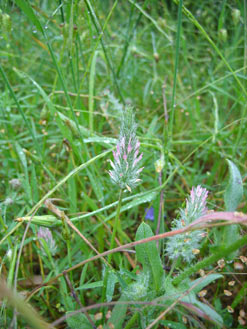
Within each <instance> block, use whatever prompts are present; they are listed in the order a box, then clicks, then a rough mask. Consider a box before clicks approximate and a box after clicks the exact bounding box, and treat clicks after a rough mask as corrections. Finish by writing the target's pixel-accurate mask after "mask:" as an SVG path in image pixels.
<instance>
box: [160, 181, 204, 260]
mask: <svg viewBox="0 0 247 329" xmlns="http://www.w3.org/2000/svg"><path fill="white" fill-rule="evenodd" d="M207 196H208V191H207V190H206V189H205V188H202V187H201V186H200V185H198V186H197V187H192V190H191V192H190V196H189V197H188V199H187V200H186V208H185V209H180V218H179V219H175V220H174V221H173V223H172V226H173V228H172V230H178V229H181V228H184V227H185V226H187V225H189V224H191V223H192V222H193V221H195V220H196V219H197V218H199V217H201V216H204V215H205V214H206V212H207V206H206V201H207ZM204 236H205V232H204V231H202V230H201V231H198V230H197V231H190V232H186V233H185V234H178V235H174V236H173V237H170V238H168V241H167V244H166V253H167V255H168V257H169V258H170V259H176V258H178V257H179V256H181V257H182V258H183V260H184V261H187V262H190V261H192V260H193V259H194V258H195V255H196V254H197V252H198V251H199V249H200V243H201V240H202V238H203V237H204Z"/></svg>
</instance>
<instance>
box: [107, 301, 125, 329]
mask: <svg viewBox="0 0 247 329" xmlns="http://www.w3.org/2000/svg"><path fill="white" fill-rule="evenodd" d="M119 301H121V302H125V301H126V299H125V298H124V297H123V296H121V297H120V299H119ZM127 309H128V304H117V305H116V306H114V308H113V311H112V314H111V317H110V319H109V321H108V325H109V323H112V324H113V325H114V329H122V328H123V322H124V320H125V319H126V312H127Z"/></svg>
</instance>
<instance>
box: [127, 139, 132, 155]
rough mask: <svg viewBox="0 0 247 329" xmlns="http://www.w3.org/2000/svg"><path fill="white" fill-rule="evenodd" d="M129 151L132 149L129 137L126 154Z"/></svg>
mask: <svg viewBox="0 0 247 329" xmlns="http://www.w3.org/2000/svg"><path fill="white" fill-rule="evenodd" d="M131 150H132V147H131V137H130V140H129V144H128V149H127V151H128V153H130V152H131Z"/></svg>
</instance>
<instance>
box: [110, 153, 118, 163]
mask: <svg viewBox="0 0 247 329" xmlns="http://www.w3.org/2000/svg"><path fill="white" fill-rule="evenodd" d="M112 153H113V157H114V159H115V161H116V162H117V163H120V161H119V155H118V154H117V153H116V152H114V151H112Z"/></svg>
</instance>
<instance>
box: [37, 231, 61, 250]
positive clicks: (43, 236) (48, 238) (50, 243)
mask: <svg viewBox="0 0 247 329" xmlns="http://www.w3.org/2000/svg"><path fill="white" fill-rule="evenodd" d="M37 236H38V239H39V240H40V243H41V248H42V249H41V250H42V252H43V253H45V246H44V242H45V244H46V245H47V247H48V248H49V250H50V252H51V254H52V255H54V254H55V253H56V250H57V246H56V242H55V240H54V239H53V236H52V233H51V231H50V230H49V229H48V228H47V227H40V228H39V230H38V233H37Z"/></svg>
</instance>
